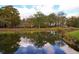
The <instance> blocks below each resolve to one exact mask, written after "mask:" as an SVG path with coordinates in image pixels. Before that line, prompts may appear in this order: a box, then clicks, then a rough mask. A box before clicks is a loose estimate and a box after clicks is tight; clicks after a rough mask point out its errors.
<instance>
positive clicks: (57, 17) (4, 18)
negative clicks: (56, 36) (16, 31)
mask: <svg viewBox="0 0 79 59" xmlns="http://www.w3.org/2000/svg"><path fill="white" fill-rule="evenodd" d="M19 14H20V13H19V11H18V10H17V9H16V8H14V7H13V6H11V5H8V6H4V7H1V8H0V28H16V27H18V28H48V27H79V17H76V16H72V17H70V18H67V17H66V14H65V13H64V12H59V13H58V14H55V13H51V14H49V15H45V14H43V13H42V12H37V13H36V14H34V15H33V16H30V17H29V18H25V19H21V18H20V16H19Z"/></svg>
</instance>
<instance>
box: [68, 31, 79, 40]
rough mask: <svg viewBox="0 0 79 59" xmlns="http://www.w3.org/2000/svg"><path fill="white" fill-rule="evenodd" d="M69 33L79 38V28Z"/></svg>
mask: <svg viewBox="0 0 79 59" xmlns="http://www.w3.org/2000/svg"><path fill="white" fill-rule="evenodd" d="M68 35H69V36H71V37H74V38H76V39H77V40H79V30H76V31H72V32H69V33H68Z"/></svg>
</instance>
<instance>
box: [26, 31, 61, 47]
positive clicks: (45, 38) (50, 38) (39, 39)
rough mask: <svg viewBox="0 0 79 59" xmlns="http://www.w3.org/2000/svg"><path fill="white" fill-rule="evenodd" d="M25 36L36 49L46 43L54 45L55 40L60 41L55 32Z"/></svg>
mask: <svg viewBox="0 0 79 59" xmlns="http://www.w3.org/2000/svg"><path fill="white" fill-rule="evenodd" d="M26 36H27V37H28V38H30V39H31V41H32V42H34V44H35V45H36V46H37V47H42V46H43V45H44V44H46V43H47V42H49V43H50V44H54V43H55V41H56V40H59V39H61V36H60V35H59V33H57V32H55V34H54V33H50V32H34V33H28V34H27V35H26Z"/></svg>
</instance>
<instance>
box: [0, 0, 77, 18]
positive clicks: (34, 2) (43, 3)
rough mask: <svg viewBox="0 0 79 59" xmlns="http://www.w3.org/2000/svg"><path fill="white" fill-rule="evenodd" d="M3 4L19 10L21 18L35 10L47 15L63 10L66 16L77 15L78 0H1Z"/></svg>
mask: <svg viewBox="0 0 79 59" xmlns="http://www.w3.org/2000/svg"><path fill="white" fill-rule="evenodd" d="M4 5H13V6H14V7H15V8H17V9H18V11H19V12H20V16H21V18H27V17H28V16H30V15H33V14H34V13H36V12H37V11H41V12H43V13H44V14H46V15H48V14H50V13H53V12H54V13H58V12H59V11H63V12H65V13H66V14H67V16H78V15H79V2H78V0H8V1H6V0H2V1H0V7H2V6H4Z"/></svg>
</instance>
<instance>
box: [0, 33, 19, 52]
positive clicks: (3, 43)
mask: <svg viewBox="0 0 79 59" xmlns="http://www.w3.org/2000/svg"><path fill="white" fill-rule="evenodd" d="M19 37H20V36H19V35H17V34H0V51H1V52H3V53H14V52H15V51H16V49H17V48H18V44H17V42H18V41H19Z"/></svg>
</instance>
